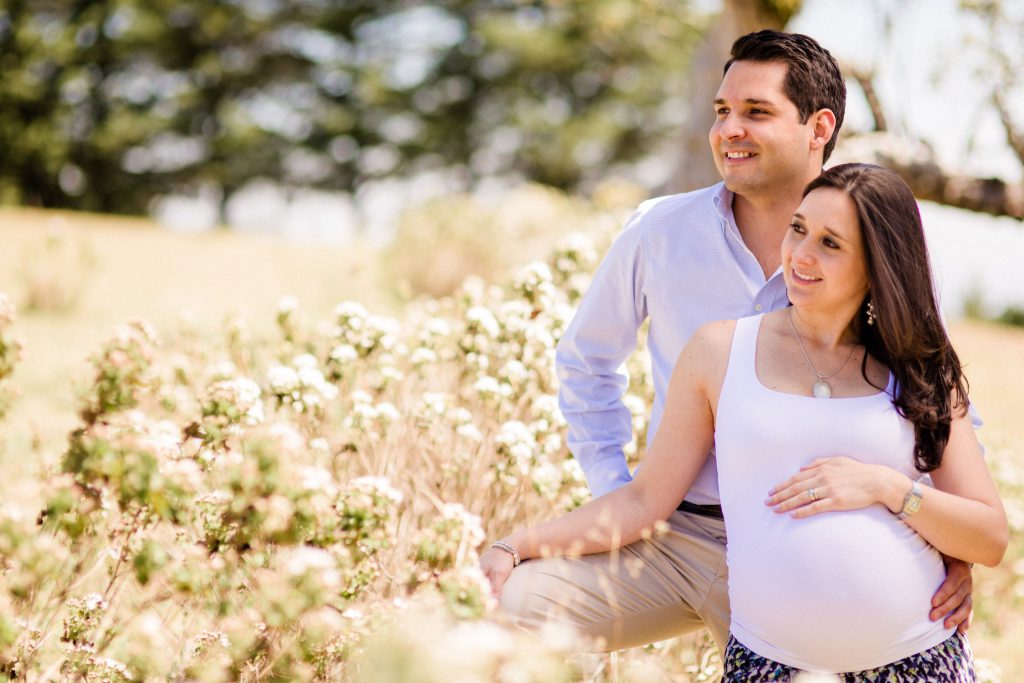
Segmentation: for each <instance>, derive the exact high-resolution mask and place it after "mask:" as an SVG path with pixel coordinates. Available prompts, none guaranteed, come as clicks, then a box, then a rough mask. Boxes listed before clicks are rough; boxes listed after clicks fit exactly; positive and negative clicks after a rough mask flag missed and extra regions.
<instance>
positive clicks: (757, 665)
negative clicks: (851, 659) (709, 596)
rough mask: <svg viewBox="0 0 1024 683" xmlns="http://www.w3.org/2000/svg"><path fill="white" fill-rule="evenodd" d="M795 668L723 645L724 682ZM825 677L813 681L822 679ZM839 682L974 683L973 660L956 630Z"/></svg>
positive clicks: (785, 673)
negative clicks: (941, 639)
mask: <svg viewBox="0 0 1024 683" xmlns="http://www.w3.org/2000/svg"><path fill="white" fill-rule="evenodd" d="M799 673H800V671H799V670H798V669H794V668H793V667H790V666H786V665H785V664H779V663H778V662H773V661H772V660H770V659H766V658H764V657H762V656H761V655H758V654H755V653H754V652H751V651H750V650H749V649H747V648H746V647H744V646H743V645H742V644H741V643H740V642H739V641H738V640H736V639H735V638H733V637H732V636H729V642H728V644H727V645H726V648H725V676H724V678H723V681H724V682H725V683H762V682H764V681H779V682H780V683H790V682H791V681H794V680H797V679H795V677H796V675H797V674H799ZM825 679H826V677H822V678H817V677H815V680H825ZM835 680H837V681H842V682H843V683H916V682H918V681H921V682H926V683H974V681H975V677H974V659H973V656H972V655H971V646H970V644H969V643H968V642H967V638H966V636H964V635H961V634H960V633H959V632H957V633H954V634H953V635H951V636H950V637H949V638H948V639H947V640H945V641H944V642H941V643H939V644H938V645H936V646H935V647H932V648H929V649H927V650H925V651H924V652H918V653H917V654H916V655H911V656H909V657H905V658H903V659H901V660H899V661H897V662H893V663H892V664H886V665H885V666H880V667H878V668H877V669H871V670H869V671H856V672H851V673H843V674H838V675H836V676H835Z"/></svg>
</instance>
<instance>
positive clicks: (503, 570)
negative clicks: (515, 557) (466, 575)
mask: <svg viewBox="0 0 1024 683" xmlns="http://www.w3.org/2000/svg"><path fill="white" fill-rule="evenodd" d="M512 569H513V564H512V556H511V555H510V554H509V553H507V552H505V551H504V550H500V549H498V548H488V549H487V551H486V552H485V553H484V554H483V555H481V556H480V570H481V571H483V573H484V576H486V577H487V580H488V581H490V582H491V593H492V594H493V595H494V599H495V600H499V601H500V600H501V589H502V587H504V585H505V582H506V581H508V577H509V576H511V575H512Z"/></svg>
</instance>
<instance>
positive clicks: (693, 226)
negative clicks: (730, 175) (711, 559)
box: [556, 183, 788, 504]
mask: <svg viewBox="0 0 1024 683" xmlns="http://www.w3.org/2000/svg"><path fill="white" fill-rule="evenodd" d="M732 200H733V194H732V193H731V192H729V191H728V190H727V189H726V188H725V185H724V183H719V184H717V185H714V186H712V187H708V188H704V189H702V190H696V191H694V192H689V193H686V194H677V195H670V196H666V197H659V198H656V199H651V200H649V201H646V202H644V203H643V204H641V205H640V207H639V208H638V209H637V210H636V212H635V213H634V214H633V215H632V217H631V218H630V219H629V221H628V222H627V223H626V227H625V228H624V229H623V232H622V234H621V235H619V237H618V239H616V241H615V243H614V244H613V245H612V247H611V249H609V251H608V254H607V255H606V256H605V259H604V261H603V262H602V263H601V266H600V267H599V268H598V270H597V272H596V274H595V276H594V280H593V283H592V284H591V286H590V289H589V291H588V292H587V294H586V296H585V297H584V298H583V301H582V302H581V304H580V307H579V310H578V311H577V313H576V317H575V318H573V321H572V323H571V324H570V325H569V327H568V329H567V330H566V332H565V334H564V335H563V336H562V339H561V341H560V342H559V344H558V349H557V355H556V364H557V368H558V378H559V380H560V387H559V392H558V400H559V406H560V407H561V409H562V413H563V414H564V415H565V419H566V421H567V422H568V424H569V430H568V443H569V449H570V450H571V451H572V453H573V455H575V456H576V458H577V460H579V463H580V465H581V466H582V468H583V471H584V473H585V474H586V477H587V483H588V484H589V485H590V490H591V492H592V493H593V494H594V496H595V497H596V496H602V495H604V494H605V493H608V492H610V491H613V490H614V489H616V488H618V487H619V486H622V485H623V484H625V483H626V482H628V481H629V480H630V479H631V478H632V477H631V475H630V472H629V468H628V466H627V465H626V459H625V456H624V454H623V447H624V446H625V445H626V444H627V443H629V441H630V440H631V439H632V421H631V416H630V412H629V409H628V408H627V407H626V405H625V404H624V403H623V401H622V396H623V394H624V393H625V391H626V388H627V386H628V377H627V376H626V373H625V371H624V369H623V363H624V361H625V360H626V358H627V357H628V356H629V354H631V353H632V352H633V351H634V350H635V349H636V335H637V331H638V330H639V328H640V326H641V324H643V322H644V320H645V319H646V318H650V320H651V324H650V330H649V333H648V338H647V347H648V350H649V351H650V355H651V363H652V371H653V378H654V407H653V410H652V413H651V420H650V427H649V429H648V433H647V443H653V441H654V435H655V434H656V433H657V431H658V425H659V424H660V422H661V416H662V410H663V409H664V404H665V396H666V393H667V390H668V382H669V379H670V378H671V376H672V368H673V366H674V365H675V362H676V359H677V358H678V356H679V354H680V353H681V352H682V350H683V347H684V346H685V345H686V342H687V341H688V340H689V339H690V336H691V335H692V334H693V333H694V332H695V331H696V330H697V328H698V327H700V326H701V325H703V324H705V323H708V322H711V321H713V320H727V319H735V318H742V317H745V316H748V315H754V314H757V313H762V312H768V311H773V310H776V309H778V308H781V307H783V306H786V305H787V304H788V299H787V297H786V286H785V282H784V281H783V278H782V273H781V271H776V272H775V273H774V274H773V275H772V276H771V277H770V278H768V279H767V280H765V276H764V271H763V270H762V268H761V266H760V264H759V263H758V262H757V259H756V258H755V257H754V255H753V254H752V253H751V252H750V250H749V249H747V247H746V245H745V244H744V243H743V239H742V238H741V237H740V232H739V229H738V228H737V227H736V221H735V219H734V218H733V213H732ZM686 499H687V500H689V501H690V502H692V503H697V504H717V503H718V502H719V497H718V477H717V472H716V465H715V458H714V452H712V453H711V454H710V456H709V458H708V461H707V462H706V463H705V464H704V467H703V468H702V469H701V471H700V473H699V474H698V476H697V479H696V481H695V482H694V484H693V486H692V487H691V489H690V492H689V494H688V495H687V496H686Z"/></svg>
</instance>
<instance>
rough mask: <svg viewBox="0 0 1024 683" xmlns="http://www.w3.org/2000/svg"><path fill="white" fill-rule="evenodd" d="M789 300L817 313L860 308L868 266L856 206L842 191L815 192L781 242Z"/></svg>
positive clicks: (801, 207)
mask: <svg viewBox="0 0 1024 683" xmlns="http://www.w3.org/2000/svg"><path fill="white" fill-rule="evenodd" d="M782 267H783V275H784V277H785V280H786V289H787V291H788V292H789V300H790V301H792V302H793V303H794V304H797V305H802V306H805V307H809V308H812V309H815V310H829V309H843V308H847V307H852V308H853V309H854V310H856V308H859V307H860V304H861V302H862V301H863V300H864V297H865V295H866V294H867V293H868V271H867V261H866V258H865V255H864V239H863V237H862V235H861V230H860V220H859V219H858V217H857V207H856V206H855V205H854V203H853V200H852V199H850V197H849V196H848V195H847V194H846V193H845V192H842V191H840V190H836V189H834V188H830V187H821V188H818V189H816V190H812V191H811V192H810V193H809V194H808V195H807V196H806V197H804V200H803V202H801V204H800V207H799V208H798V209H797V210H796V213H795V214H793V222H792V224H791V225H790V226H789V230H788V232H787V233H786V238H785V239H784V240H783V242H782Z"/></svg>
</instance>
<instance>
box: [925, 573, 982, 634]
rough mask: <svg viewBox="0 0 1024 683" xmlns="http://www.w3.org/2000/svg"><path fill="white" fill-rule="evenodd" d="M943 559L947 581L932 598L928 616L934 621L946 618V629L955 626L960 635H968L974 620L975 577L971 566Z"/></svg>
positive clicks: (944, 623) (944, 622)
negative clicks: (973, 594)
mask: <svg viewBox="0 0 1024 683" xmlns="http://www.w3.org/2000/svg"><path fill="white" fill-rule="evenodd" d="M942 559H944V560H945V561H946V580H945V581H943V582H942V585H941V586H939V590H937V591H936V592H935V595H934V596H933V597H932V611H931V613H930V614H929V615H928V616H929V618H930V619H931V620H932V621H938V620H939V619H941V618H942V617H943V616H945V617H946V620H945V621H943V622H942V625H943V626H944V627H946V628H953V627H954V626H955V627H956V628H957V630H958V631H960V633H967V629H969V628H970V627H971V619H973V618H974V600H973V599H972V597H971V593H972V591H973V590H974V577H973V576H972V575H971V565H969V564H967V563H966V562H964V561H962V560H955V559H953V558H951V557H945V556H943V558H942ZM946 615H948V616H946Z"/></svg>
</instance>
